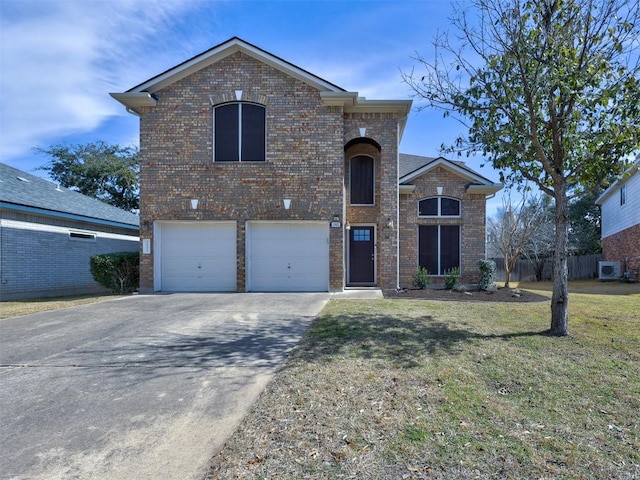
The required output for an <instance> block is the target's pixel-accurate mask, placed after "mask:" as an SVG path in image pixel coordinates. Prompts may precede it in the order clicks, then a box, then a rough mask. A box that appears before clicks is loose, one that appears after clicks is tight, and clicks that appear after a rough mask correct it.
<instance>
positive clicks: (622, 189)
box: [620, 183, 627, 207]
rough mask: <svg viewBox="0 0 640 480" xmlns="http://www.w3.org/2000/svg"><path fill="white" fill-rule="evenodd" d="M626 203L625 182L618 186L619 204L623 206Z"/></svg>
mask: <svg viewBox="0 0 640 480" xmlns="http://www.w3.org/2000/svg"><path fill="white" fill-rule="evenodd" d="M626 204H627V184H626V183H625V184H622V185H621V186H620V206H621V207H623V206H625V205H626Z"/></svg>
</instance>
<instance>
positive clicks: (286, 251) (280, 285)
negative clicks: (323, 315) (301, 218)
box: [247, 222, 329, 292]
mask: <svg viewBox="0 0 640 480" xmlns="http://www.w3.org/2000/svg"><path fill="white" fill-rule="evenodd" d="M247 267H248V268H247V270H248V271H247V274H248V275H247V289H248V290H249V291H254V292H326V291H328V290H329V226H328V224H327V223H326V222H288V223H281V222H248V223H247Z"/></svg>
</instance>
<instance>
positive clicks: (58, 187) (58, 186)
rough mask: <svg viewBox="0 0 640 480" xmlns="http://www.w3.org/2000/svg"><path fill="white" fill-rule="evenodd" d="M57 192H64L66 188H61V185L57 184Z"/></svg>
mask: <svg viewBox="0 0 640 480" xmlns="http://www.w3.org/2000/svg"><path fill="white" fill-rule="evenodd" d="M56 192H64V190H62V189H61V188H60V185H56Z"/></svg>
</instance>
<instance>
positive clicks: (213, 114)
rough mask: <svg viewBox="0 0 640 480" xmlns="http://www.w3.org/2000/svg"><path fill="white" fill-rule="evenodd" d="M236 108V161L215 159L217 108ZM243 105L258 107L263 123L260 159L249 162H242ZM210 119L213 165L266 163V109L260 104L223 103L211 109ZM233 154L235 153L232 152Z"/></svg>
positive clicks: (243, 139)
mask: <svg viewBox="0 0 640 480" xmlns="http://www.w3.org/2000/svg"><path fill="white" fill-rule="evenodd" d="M234 105H235V106H236V107H237V118H238V125H236V127H235V129H236V130H235V132H234V133H236V134H237V144H236V148H237V159H235V160H221V159H218V158H216V137H217V135H216V111H217V110H218V109H219V108H224V107H229V106H234ZM245 105H251V106H255V107H259V108H261V110H262V113H263V123H264V131H263V132H262V153H263V155H262V157H263V158H262V159H259V160H255V159H251V160H244V159H243V148H242V146H243V143H244V142H245V137H244V136H243V133H244V129H243V126H245V127H246V125H244V124H243V115H242V113H243V108H244V106H245ZM211 117H212V157H213V162H214V163H216V162H217V163H261V162H266V161H267V108H266V107H265V106H264V105H262V104H260V103H256V102H225V103H221V104H218V105H214V106H213V108H212V112H211ZM234 153H235V152H234Z"/></svg>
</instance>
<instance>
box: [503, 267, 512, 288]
mask: <svg viewBox="0 0 640 480" xmlns="http://www.w3.org/2000/svg"><path fill="white" fill-rule="evenodd" d="M510 280H511V270H509V267H508V265H507V264H506V262H505V269H504V286H505V288H508V287H509V281H510Z"/></svg>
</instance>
